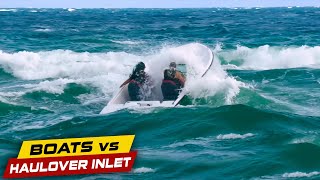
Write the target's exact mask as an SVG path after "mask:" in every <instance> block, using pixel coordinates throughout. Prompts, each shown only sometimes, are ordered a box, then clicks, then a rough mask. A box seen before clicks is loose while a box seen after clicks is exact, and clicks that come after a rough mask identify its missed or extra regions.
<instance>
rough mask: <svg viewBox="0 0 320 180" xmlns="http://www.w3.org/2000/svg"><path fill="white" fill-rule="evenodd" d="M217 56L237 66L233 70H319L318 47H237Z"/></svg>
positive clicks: (319, 48)
mask: <svg viewBox="0 0 320 180" xmlns="http://www.w3.org/2000/svg"><path fill="white" fill-rule="evenodd" d="M218 56H219V57H220V58H221V59H222V60H224V61H225V62H226V63H227V64H231V65H234V64H238V65H237V66H236V68H234V69H251V70H268V69H286V68H299V67H309V68H320V46H314V47H310V46H300V47H272V46H269V45H265V46H260V47H257V48H248V47H245V46H240V45H239V46H237V48H236V49H233V50H225V51H220V52H219V53H218ZM228 67H231V66H228ZM228 67H227V68H228ZM231 69H233V68H232V67H231Z"/></svg>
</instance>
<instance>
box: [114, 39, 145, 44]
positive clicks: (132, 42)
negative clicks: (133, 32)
mask: <svg viewBox="0 0 320 180" xmlns="http://www.w3.org/2000/svg"><path fill="white" fill-rule="evenodd" d="M111 42H114V43H117V44H126V45H137V44H142V43H144V42H143V41H129V40H126V41H116V40H111Z"/></svg>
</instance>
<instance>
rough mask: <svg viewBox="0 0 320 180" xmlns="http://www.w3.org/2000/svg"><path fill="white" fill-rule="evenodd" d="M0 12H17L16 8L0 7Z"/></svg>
mask: <svg viewBox="0 0 320 180" xmlns="http://www.w3.org/2000/svg"><path fill="white" fill-rule="evenodd" d="M0 12H17V9H0Z"/></svg>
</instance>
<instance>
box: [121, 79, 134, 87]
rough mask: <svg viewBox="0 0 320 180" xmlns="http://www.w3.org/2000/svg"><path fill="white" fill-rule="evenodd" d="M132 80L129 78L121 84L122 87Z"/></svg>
mask: <svg viewBox="0 0 320 180" xmlns="http://www.w3.org/2000/svg"><path fill="white" fill-rule="evenodd" d="M130 81H131V79H130V78H129V79H127V80H126V81H125V82H124V83H122V84H121V86H120V88H122V87H123V86H124V85H126V84H128V83H129V82H130Z"/></svg>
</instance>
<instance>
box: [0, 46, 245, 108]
mask: <svg viewBox="0 0 320 180" xmlns="http://www.w3.org/2000/svg"><path fill="white" fill-rule="evenodd" d="M203 51H207V50H206V47H205V46H203V45H201V44H198V43H192V44H188V45H185V46H179V47H164V48H163V49H161V50H160V51H159V52H157V53H153V54H151V55H135V54H129V53H125V52H107V53H89V52H82V53H78V52H73V51H69V50H54V51H42V52H28V51H21V52H16V53H6V52H3V51H0V66H1V67H2V68H3V69H4V71H5V72H7V73H10V74H12V75H13V76H15V77H17V78H20V79H23V80H29V82H31V81H32V82H33V81H34V80H38V81H39V80H40V82H38V83H34V82H33V83H31V84H27V85H24V88H27V89H29V90H30V89H32V90H31V91H39V90H43V91H46V92H49V93H56V94H61V93H63V91H64V88H65V86H66V85H67V84H69V83H77V84H89V85H90V86H93V87H97V88H99V89H100V90H101V91H102V92H103V93H104V94H106V95H107V96H108V97H111V96H112V94H113V93H114V92H115V91H116V90H117V89H118V87H119V86H120V84H121V83H122V82H123V81H124V80H125V79H126V78H128V76H129V74H130V73H131V71H132V68H133V67H134V65H135V64H137V63H138V62H139V61H143V62H145V63H146V65H147V69H146V71H147V72H148V73H149V74H150V75H151V76H152V77H153V79H154V82H155V83H160V81H161V79H162V77H163V75H162V72H163V70H164V69H165V68H166V67H167V66H168V64H169V63H170V62H171V61H176V62H179V61H181V60H182V59H183V60H184V61H186V62H187V64H190V67H191V68H189V70H190V71H189V70H188V74H187V76H188V79H189V81H187V83H186V89H187V90H188V92H189V94H190V95H191V96H192V97H194V98H203V97H209V96H215V95H217V94H222V95H223V96H224V99H225V103H226V104H230V103H231V102H232V98H233V97H235V96H236V95H237V94H238V93H239V91H240V87H242V86H244V83H242V82H239V81H237V80H236V79H234V78H233V77H231V76H229V75H228V74H227V73H226V72H225V71H224V70H223V69H222V67H221V65H220V62H219V59H218V58H217V59H215V61H214V65H213V68H212V69H211V70H210V71H209V72H208V73H207V75H206V76H205V78H201V79H200V78H199V77H198V76H194V74H195V73H198V72H203V70H204V64H203V62H201V61H202V59H203V58H204V57H203V55H202V54H201V53H202V52H203ZM189 72H190V73H189ZM28 92H30V91H28Z"/></svg>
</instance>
